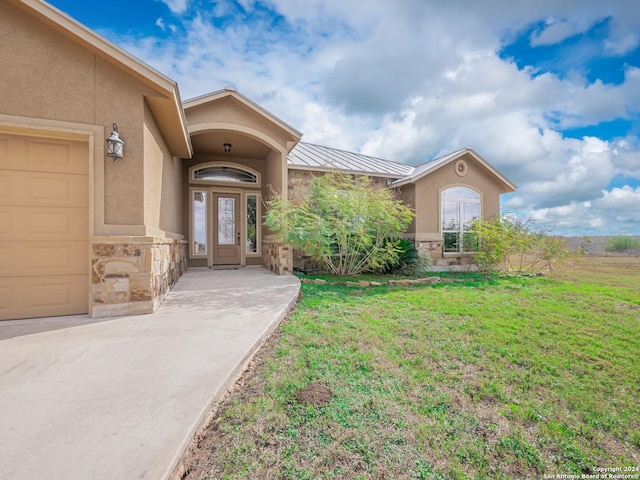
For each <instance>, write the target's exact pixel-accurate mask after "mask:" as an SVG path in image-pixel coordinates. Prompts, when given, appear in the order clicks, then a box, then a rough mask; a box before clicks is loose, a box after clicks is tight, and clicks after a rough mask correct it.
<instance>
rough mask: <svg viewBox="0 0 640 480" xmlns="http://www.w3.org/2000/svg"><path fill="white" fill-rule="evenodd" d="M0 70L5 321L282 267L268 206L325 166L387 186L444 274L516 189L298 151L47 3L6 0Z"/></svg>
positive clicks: (484, 171)
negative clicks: (408, 210) (207, 274)
mask: <svg viewBox="0 0 640 480" xmlns="http://www.w3.org/2000/svg"><path fill="white" fill-rule="evenodd" d="M0 62H1V64H2V66H3V68H2V69H0V320H1V319H14V318H26V317H41V316H54V315H68V314H81V313H89V314H90V315H92V316H94V317H103V316H115V315H125V314H137V313H147V312H152V311H153V310H155V308H157V306H158V305H159V303H160V302H161V301H162V299H163V298H164V296H165V295H166V294H167V292H168V291H169V289H170V287H171V285H172V284H173V283H174V282H175V281H176V280H177V279H178V278H179V277H180V275H181V274H182V273H183V272H184V271H185V270H186V269H187V268H188V267H213V270H212V272H211V274H212V275H215V274H216V272H215V267H217V266H225V265H237V266H248V265H265V266H266V267H268V268H270V269H271V270H273V271H275V272H276V273H279V274H282V273H286V272H289V271H291V270H292V268H293V266H294V265H293V264H294V259H293V252H292V251H291V249H290V248H289V247H288V246H287V245H282V244H280V243H278V242H277V241H276V239H275V238H274V237H273V236H272V235H271V234H270V232H268V231H267V230H266V229H265V228H264V227H263V226H262V225H261V216H262V215H263V213H264V212H263V201H264V200H267V199H268V198H269V195H270V194H271V192H273V191H275V192H279V193H281V194H282V195H297V194H300V193H301V192H302V191H303V190H304V187H305V185H306V184H307V183H308V181H309V179H310V178H311V177H312V176H313V175H318V174H322V173H323V172H326V171H329V170H331V169H341V170H345V171H349V172H352V173H354V174H367V175H369V176H371V177H372V178H375V179H376V180H377V181H379V182H383V183H384V184H385V185H386V186H388V188H392V189H394V192H396V195H397V196H398V198H400V199H401V200H403V201H404V202H406V203H407V204H408V205H409V206H411V207H412V208H414V209H415V212H416V215H417V216H416V219H415V221H414V222H413V223H412V224H411V226H410V228H409V230H408V232H407V234H406V235H407V237H408V238H411V239H413V240H414V241H415V242H416V245H417V247H418V249H419V250H420V251H421V252H422V253H424V254H428V255H430V256H431V257H432V258H433V259H434V261H435V262H436V263H438V262H441V263H445V264H446V263H456V262H460V261H461V258H463V256H462V254H463V253H464V252H463V251H462V250H461V249H462V245H463V242H461V241H460V238H461V236H463V235H464V225H465V222H468V221H469V220H470V219H471V218H474V217H478V216H480V215H482V216H484V217H489V216H491V215H494V214H496V213H498V212H499V202H500V194H502V193H505V192H511V191H513V190H514V189H515V186H514V185H513V184H512V183H511V182H509V180H507V179H506V178H505V177H504V176H503V175H501V174H500V172H498V171H497V170H495V169H494V168H493V167H491V165H490V164H489V163H488V162H487V161H485V160H484V159H483V158H482V157H481V156H480V155H478V154H477V153H476V152H474V151H473V150H471V149H469V148H465V149H462V150H459V151H457V152H453V153H451V154H449V155H446V156H443V157H441V158H438V159H436V160H433V161H431V162H428V163H425V164H424V165H420V166H417V167H414V166H409V165H404V164H401V163H396V162H392V161H388V160H383V159H378V158H373V157H368V156H364V155H359V154H355V153H350V152H344V151H340V150H336V149H332V148H328V147H323V146H319V145H312V144H308V143H303V142H301V138H302V134H301V133H300V132H298V131H297V130H296V129H295V128H293V127H291V126H290V125H287V124H286V123H285V122H283V121H282V120H280V119H278V118H276V117H275V116H274V115H272V114H271V113H269V112H268V111H266V110H265V109H263V108H262V107H260V106H259V105H257V104H256V103H254V102H253V101H251V100H250V99H248V98H247V97H245V96H244V95H242V94H241V93H239V92H237V91H235V90H233V89H224V90H220V91H217V92H214V93H211V94H209V95H205V96H202V97H199V98H195V99H192V100H188V101H185V102H182V100H181V98H180V95H179V91H178V85H177V84H176V83H175V82H174V81H172V80H171V79H169V78H167V77H166V76H165V75H163V74H162V73H160V72H157V71H156V70H154V69H152V68H151V67H149V66H148V65H146V64H144V63H143V62H141V61H139V60H137V59H136V58H134V57H133V56H131V55H129V54H128V53H127V52H125V51H123V50H121V49H120V48H118V47H116V46H114V45H113V44H111V43H109V42H108V41H106V40H105V39H103V38H102V37H100V36H99V35H97V34H96V33H94V32H92V31H91V30H89V29H87V28H86V27H84V26H82V25H80V24H79V23H77V22H76V21H74V20H73V19H72V18H70V17H68V16H67V15H65V14H64V13H62V12H60V11H59V10H57V9H55V8H54V7H52V6H50V5H49V4H47V3H45V2H43V1H40V0H6V1H3V2H0ZM114 132H115V133H116V134H117V135H116V136H118V135H119V137H120V139H122V140H123V141H124V142H125V143H124V153H123V155H122V157H121V158H120V157H119V155H118V154H117V153H113V152H108V151H107V148H108V144H107V140H108V139H110V138H112V139H113V138H115V137H114ZM108 154H110V155H109V156H108Z"/></svg>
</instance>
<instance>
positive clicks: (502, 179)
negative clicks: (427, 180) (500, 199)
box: [390, 148, 517, 193]
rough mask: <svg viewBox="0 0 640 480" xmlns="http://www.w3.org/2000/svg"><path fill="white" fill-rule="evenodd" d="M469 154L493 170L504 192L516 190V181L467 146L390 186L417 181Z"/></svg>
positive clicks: (490, 170) (399, 185)
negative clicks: (442, 160)
mask: <svg viewBox="0 0 640 480" xmlns="http://www.w3.org/2000/svg"><path fill="white" fill-rule="evenodd" d="M466 154H469V155H471V156H472V157H474V158H475V159H476V160H477V161H478V162H479V163H480V164H481V165H482V166H484V167H485V168H486V169H487V170H489V172H491V173H492V174H493V175H494V176H495V177H496V178H497V179H498V180H499V181H500V183H502V184H503V186H504V192H502V193H510V192H515V191H516V189H517V187H516V185H515V184H514V183H512V182H511V181H510V180H509V179H507V178H506V177H505V176H504V175H502V174H501V173H500V172H498V171H497V170H496V169H495V168H494V167H493V166H492V165H491V164H490V163H489V162H487V161H486V160H485V159H484V158H482V157H481V156H480V155H479V154H478V153H476V152H475V151H474V150H473V149H471V148H465V149H463V150H460V151H459V152H458V153H457V154H455V155H451V158H448V159H447V160H446V161H444V162H442V163H440V164H436V165H434V167H433V168H425V169H424V170H422V171H421V172H420V173H418V174H417V175H415V176H413V175H408V176H407V177H405V178H401V179H400V180H397V181H395V182H393V183H392V184H391V185H390V186H391V187H401V186H403V185H407V184H410V183H416V182H417V181H418V180H420V179H422V178H424V177H425V176H427V175H429V174H430V173H431V172H434V171H436V170H438V169H440V168H442V167H444V166H446V165H449V164H450V163H451V162H454V161H456V160H458V159H459V158H460V157H462V156H464V155H466Z"/></svg>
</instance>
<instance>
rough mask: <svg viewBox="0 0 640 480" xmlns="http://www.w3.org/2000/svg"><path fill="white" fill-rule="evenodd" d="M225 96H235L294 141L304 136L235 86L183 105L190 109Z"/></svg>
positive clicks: (196, 98)
mask: <svg viewBox="0 0 640 480" xmlns="http://www.w3.org/2000/svg"><path fill="white" fill-rule="evenodd" d="M225 97H231V98H234V99H235V100H237V101H239V102H240V103H242V104H244V105H246V106H247V107H249V108H250V109H251V110H253V111H255V112H257V113H258V114H260V115H261V116H262V117H264V118H266V119H267V120H269V121H270V122H271V123H273V124H275V125H277V126H278V127H280V128H281V129H282V130H284V131H285V132H287V133H288V134H289V135H290V136H291V139H292V140H293V141H295V142H298V141H299V140H300V138H302V133H300V132H299V131H298V130H296V129H295V128H293V127H292V126H291V125H289V124H288V123H286V122H284V121H283V120H281V119H280V118H278V117H276V116H275V115H274V114H273V113H271V112H269V111H268V110H267V109H265V108H263V107H261V106H260V105H258V104H257V103H256V102H254V101H253V100H251V99H250V98H249V97H246V96H245V95H243V94H242V93H240V92H238V91H237V90H236V89H235V88H231V87H225V88H223V89H222V90H217V91H215V92H212V93H207V94H205V95H201V96H199V97H195V98H190V99H189V100H185V101H184V102H182V106H183V107H184V108H185V109H189V108H193V107H197V106H200V105H205V104H207V103H211V102H215V101H216V100H220V99H222V98H225Z"/></svg>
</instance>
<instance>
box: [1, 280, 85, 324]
mask: <svg viewBox="0 0 640 480" xmlns="http://www.w3.org/2000/svg"><path fill="white" fill-rule="evenodd" d="M88 293H89V286H88V278H87V275H69V276H52V277H36V278H33V277H18V278H11V277H10V278H6V279H3V278H2V279H0V320H8V319H15V318H32V317H48V316H54V315H74V314H80V313H87V312H88V307H87V296H88Z"/></svg>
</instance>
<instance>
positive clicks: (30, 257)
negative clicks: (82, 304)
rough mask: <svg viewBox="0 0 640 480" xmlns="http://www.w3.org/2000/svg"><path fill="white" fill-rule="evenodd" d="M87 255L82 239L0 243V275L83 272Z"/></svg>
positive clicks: (24, 275)
mask: <svg viewBox="0 0 640 480" xmlns="http://www.w3.org/2000/svg"><path fill="white" fill-rule="evenodd" d="M88 258H89V245H88V243H87V242H86V241H77V242H49V243H46V244H43V243H37V242H24V243H23V242H11V243H1V244H0V277H26V276H43V275H45V276H47V275H49V276H50V275H81V274H86V273H87V268H88V264H87V262H88V260H87V259H88Z"/></svg>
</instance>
